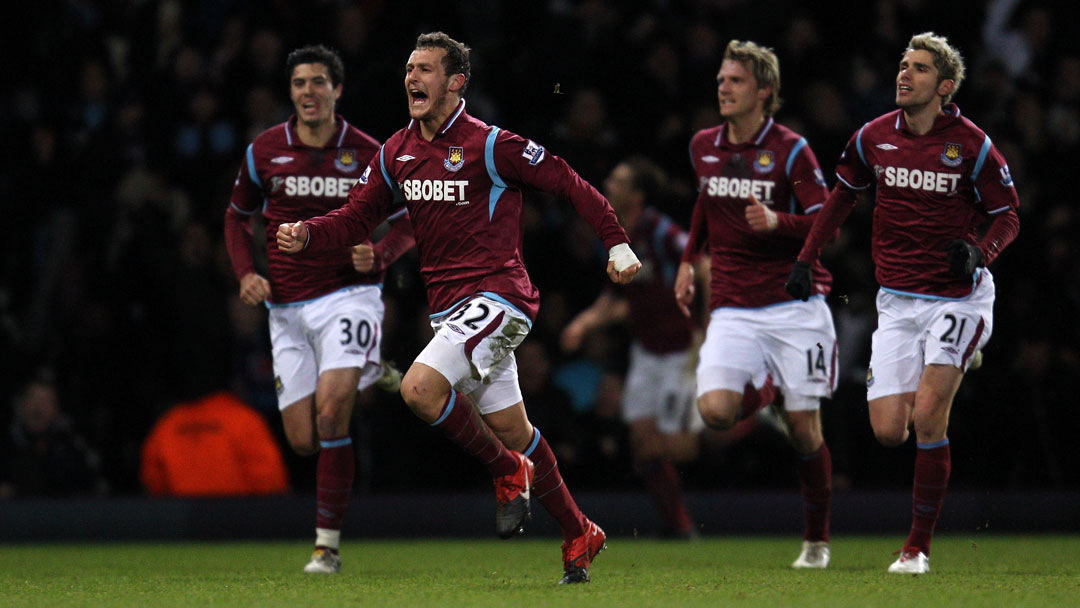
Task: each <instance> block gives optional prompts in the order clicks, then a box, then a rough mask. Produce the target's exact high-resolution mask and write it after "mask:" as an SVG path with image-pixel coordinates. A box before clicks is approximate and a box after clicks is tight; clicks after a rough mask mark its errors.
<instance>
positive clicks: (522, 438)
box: [491, 426, 533, 452]
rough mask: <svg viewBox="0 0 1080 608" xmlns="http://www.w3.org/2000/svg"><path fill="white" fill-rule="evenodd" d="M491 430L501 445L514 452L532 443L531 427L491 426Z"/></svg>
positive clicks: (522, 449) (520, 450)
mask: <svg viewBox="0 0 1080 608" xmlns="http://www.w3.org/2000/svg"><path fill="white" fill-rule="evenodd" d="M491 430H492V432H494V433H495V436H496V437H498V438H499V441H501V442H502V444H503V445H505V446H506V447H508V448H510V449H511V450H514V451H515V452H522V451H524V450H525V449H526V448H527V447H529V444H530V443H532V439H533V432H532V429H531V428H528V429H526V428H524V427H517V426H515V427H511V428H496V427H492V428H491Z"/></svg>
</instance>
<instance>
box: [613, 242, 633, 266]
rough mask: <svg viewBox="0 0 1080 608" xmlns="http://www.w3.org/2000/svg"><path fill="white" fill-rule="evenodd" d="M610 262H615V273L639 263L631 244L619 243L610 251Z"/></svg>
mask: <svg viewBox="0 0 1080 608" xmlns="http://www.w3.org/2000/svg"><path fill="white" fill-rule="evenodd" d="M608 261H609V262H615V272H622V271H624V270H626V269H627V268H629V267H631V266H633V265H634V264H637V263H638V259H637V256H636V255H634V252H633V251H631V250H630V244H629V243H619V244H618V245H615V246H614V247H612V248H611V249H609V250H608Z"/></svg>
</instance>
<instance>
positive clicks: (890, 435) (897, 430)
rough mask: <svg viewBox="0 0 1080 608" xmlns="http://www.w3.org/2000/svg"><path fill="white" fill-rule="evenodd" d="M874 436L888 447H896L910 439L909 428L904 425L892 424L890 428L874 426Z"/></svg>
mask: <svg viewBox="0 0 1080 608" xmlns="http://www.w3.org/2000/svg"><path fill="white" fill-rule="evenodd" d="M874 437H875V438H876V439H877V441H878V443H880V444H881V445H883V446H885V447H887V448H895V447H896V446H899V445H903V444H904V442H905V441H907V439H908V430H907V428H904V427H899V426H890V427H888V428H877V427H875V428H874Z"/></svg>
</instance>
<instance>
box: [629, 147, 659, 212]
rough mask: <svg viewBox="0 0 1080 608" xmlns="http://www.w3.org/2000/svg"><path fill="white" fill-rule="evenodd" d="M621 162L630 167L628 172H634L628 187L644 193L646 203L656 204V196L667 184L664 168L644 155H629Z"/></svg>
mask: <svg viewBox="0 0 1080 608" xmlns="http://www.w3.org/2000/svg"><path fill="white" fill-rule="evenodd" d="M623 163H624V164H625V165H626V166H627V167H630V172H631V173H633V174H634V177H633V181H632V182H631V186H630V187H632V188H633V189H634V190H637V191H638V192H640V193H642V194H644V195H645V201H646V203H647V204H656V199H657V197H659V196H660V193H661V192H663V190H664V189H665V188H666V185H667V175H665V174H664V170H663V169H661V168H660V167H659V165H657V164H656V163H654V162H652V161H651V160H649V159H647V158H645V157H644V156H631V157H630V158H628V159H626V160H624V161H623Z"/></svg>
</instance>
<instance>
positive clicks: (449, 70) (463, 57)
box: [416, 32, 472, 94]
mask: <svg viewBox="0 0 1080 608" xmlns="http://www.w3.org/2000/svg"><path fill="white" fill-rule="evenodd" d="M430 48H436V49H443V50H445V51H446V55H444V56H443V60H442V64H443V69H445V70H446V75H447V76H449V75H451V74H462V75H463V76H465V84H464V85H462V87H461V93H462V94H464V93H465V89H467V88H468V87H469V80H471V79H472V67H471V66H470V65H469V51H470V50H471V49H470V48H469V47H467V46H465V45H464V44H462V43H460V42H458V41H457V40H454V39H453V38H451V37H450V36H447V35H446V34H445V33H443V32H429V33H427V34H420V36H418V37H417V38H416V49H417V50H419V49H430Z"/></svg>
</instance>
